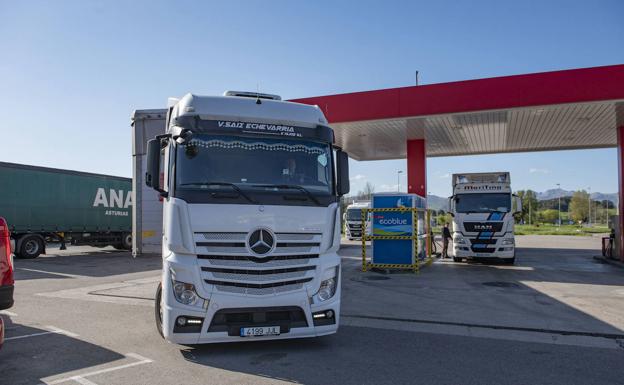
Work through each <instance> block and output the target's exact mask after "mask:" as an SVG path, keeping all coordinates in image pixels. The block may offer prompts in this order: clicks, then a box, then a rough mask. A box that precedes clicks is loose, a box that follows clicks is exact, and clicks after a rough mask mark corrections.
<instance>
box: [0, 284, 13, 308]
mask: <svg viewBox="0 0 624 385" xmlns="http://www.w3.org/2000/svg"><path fill="white" fill-rule="evenodd" d="M13 290H14V287H13V285H6V286H0V310H3V309H8V308H10V307H12V306H13Z"/></svg>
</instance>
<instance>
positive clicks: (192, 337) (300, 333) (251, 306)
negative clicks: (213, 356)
mask: <svg viewBox="0 0 624 385" xmlns="http://www.w3.org/2000/svg"><path fill="white" fill-rule="evenodd" d="M169 289H170V288H169ZM174 301H175V300H174ZM164 305H165V309H164V310H165V311H164V312H163V334H164V335H165V338H166V339H167V340H168V341H170V342H173V343H177V344H203V343H215V342H240V341H260V340H269V339H271V340H274V339H287V338H304V337H317V336H322V335H327V334H332V333H335V332H336V331H337V330H338V324H339V317H340V293H339V290H337V291H336V294H335V295H334V296H333V297H332V298H331V299H329V300H327V301H325V302H322V303H320V304H310V299H309V298H308V295H307V292H306V291H305V289H304V290H301V291H298V292H293V293H286V294H280V295H274V296H270V298H262V297H259V296H256V297H240V296H233V295H229V294H213V295H212V297H211V298H210V304H209V306H208V309H206V310H205V311H201V310H199V311H191V310H190V309H189V307H187V306H184V305H181V304H180V305H178V304H173V305H171V304H164ZM275 308H294V309H301V310H302V311H303V313H304V315H305V324H306V325H307V326H301V324H299V325H297V326H294V327H290V326H289V328H284V327H282V334H280V335H278V336H262V337H240V336H238V335H230V334H231V333H228V331H217V332H209V331H208V329H209V328H210V325H211V323H212V321H213V319H214V317H215V314H216V313H217V312H218V311H219V310H226V309H236V310H238V311H245V310H249V311H254V310H255V311H259V310H262V309H267V310H270V309H275ZM327 310H333V312H334V314H335V323H334V324H331V325H324V326H314V319H313V317H312V314H313V313H315V312H318V311H327ZM181 316H183V317H186V318H188V317H194V318H203V323H202V325H201V331H200V332H199V333H184V332H176V333H174V332H173V330H174V325H175V322H176V320H177V319H178V317H181ZM280 323H281V322H275V325H270V324H271V322H270V321H266V322H264V323H263V325H255V324H249V325H245V324H244V323H242V324H238V323H237V324H236V327H254V326H278V325H279V324H280ZM285 329H289V330H288V331H287V332H285V333H284V331H285Z"/></svg>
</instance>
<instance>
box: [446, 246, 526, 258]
mask: <svg viewBox="0 0 624 385" xmlns="http://www.w3.org/2000/svg"><path fill="white" fill-rule="evenodd" d="M503 247H504V248H507V249H509V248H511V250H506V251H502V250H500V249H502V248H503ZM463 249H468V250H463ZM453 251H454V253H455V254H454V255H455V257H456V258H474V259H478V258H502V259H510V258H513V257H514V256H515V254H516V252H515V248H514V247H511V246H501V247H497V248H496V251H494V252H488V253H479V252H477V251H473V250H472V249H471V248H470V246H466V245H461V244H460V245H457V246H455V247H454V249H453Z"/></svg>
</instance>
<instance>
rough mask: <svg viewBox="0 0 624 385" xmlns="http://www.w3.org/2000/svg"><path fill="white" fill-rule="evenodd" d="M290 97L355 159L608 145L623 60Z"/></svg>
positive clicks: (617, 115) (622, 101)
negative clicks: (313, 113)
mask: <svg viewBox="0 0 624 385" xmlns="http://www.w3.org/2000/svg"><path fill="white" fill-rule="evenodd" d="M293 101H296V102H300V103H307V104H315V105H318V106H319V107H320V108H321V109H322V110H323V111H324V113H325V116H326V117H327V118H328V120H329V122H330V123H331V125H332V127H333V128H334V130H335V132H336V141H337V144H338V145H340V146H342V147H343V148H345V150H346V151H347V152H349V154H350V156H351V157H353V158H354V159H357V160H377V159H398V158H405V157H406V142H407V140H412V139H425V143H426V152H427V156H449V155H470V154H487V153H502V152H519V151H544V150H562V149H582V148H601V147H614V146H616V144H617V134H616V128H617V127H619V126H622V125H623V124H624V123H623V122H624V113H623V111H624V65H613V66H604V67H594V68H583V69H573V70H564V71H554V72H543V73H536V74H527V75H514V76H504V77H496V78H487V79H476V80H466V81H459V82H450V83H439V84H430V85H421V86H410V87H400V88H391V89H383V90H374V91H365V92H355V93H348V94H338V95H327V96H318V97H311V98H304V99H295V100H293Z"/></svg>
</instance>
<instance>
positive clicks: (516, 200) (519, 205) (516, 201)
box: [512, 195, 522, 214]
mask: <svg viewBox="0 0 624 385" xmlns="http://www.w3.org/2000/svg"><path fill="white" fill-rule="evenodd" d="M512 197H513V202H512V203H513V205H514V207H515V210H514V214H520V213H521V212H522V199H521V198H520V197H519V196H517V195H512Z"/></svg>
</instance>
